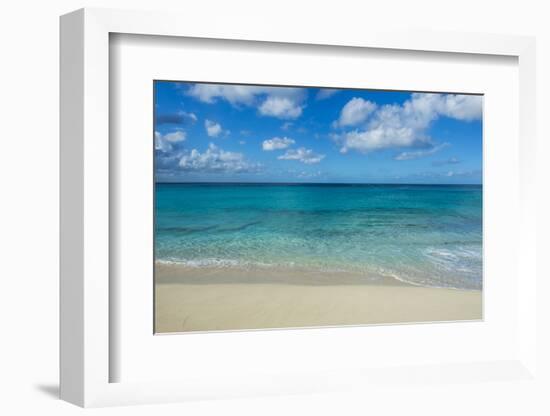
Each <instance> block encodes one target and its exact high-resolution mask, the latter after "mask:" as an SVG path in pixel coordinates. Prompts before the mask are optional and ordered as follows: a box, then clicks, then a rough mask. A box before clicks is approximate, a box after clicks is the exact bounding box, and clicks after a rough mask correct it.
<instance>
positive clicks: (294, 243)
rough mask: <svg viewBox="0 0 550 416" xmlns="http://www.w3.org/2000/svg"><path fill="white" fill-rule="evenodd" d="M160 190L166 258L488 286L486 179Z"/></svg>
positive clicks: (159, 242) (162, 186)
mask: <svg viewBox="0 0 550 416" xmlns="http://www.w3.org/2000/svg"><path fill="white" fill-rule="evenodd" d="M155 191H156V192H155V259H156V261H158V262H167V263H180V264H183V265H186V266H189V267H197V268H201V267H215V268H239V267H240V268H250V269H257V270H260V271H261V269H262V268H273V267H278V268H281V270H284V269H285V268H290V269H292V270H295V271H296V270H297V271H299V270H307V271H308V272H311V271H313V272H318V273H328V274H330V273H331V272H334V271H338V272H348V271H349V272H350V273H354V274H361V275H362V276H363V275H364V277H365V281H368V280H369V279H379V278H385V277H391V278H395V279H397V280H400V281H403V282H407V283H411V284H414V285H420V286H429V287H447V288H457V289H473V290H476V289H477V290H479V289H481V288H482V187H481V186H478V185H374V184H372V185H357V184H221V183H217V184H211V183H193V184H168V183H157V184H156V189H155ZM259 276H260V277H261V273H260V274H259Z"/></svg>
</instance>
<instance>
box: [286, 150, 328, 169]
mask: <svg viewBox="0 0 550 416" xmlns="http://www.w3.org/2000/svg"><path fill="white" fill-rule="evenodd" d="M324 158H325V155H321V154H317V153H314V152H313V150H311V149H306V148H305V147H300V148H298V149H288V150H287V151H286V152H285V154H284V155H281V156H279V157H278V158H277V159H281V160H298V161H300V162H302V163H305V164H307V165H311V164H314V163H319V162H320V161H321V160H323V159H324Z"/></svg>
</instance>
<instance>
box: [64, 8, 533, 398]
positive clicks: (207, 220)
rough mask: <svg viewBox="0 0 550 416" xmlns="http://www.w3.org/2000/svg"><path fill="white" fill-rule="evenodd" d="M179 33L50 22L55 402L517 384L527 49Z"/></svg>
mask: <svg viewBox="0 0 550 416" xmlns="http://www.w3.org/2000/svg"><path fill="white" fill-rule="evenodd" d="M198 20H200V19H198ZM179 22H180V20H179V19H178V16H174V15H170V14H164V13H158V14H157V13H142V12H127V11H125V12H122V11H112V10H95V9H92V10H89V9H85V10H80V11H77V12H74V13H71V14H69V15H66V16H63V17H62V19H61V80H62V88H61V101H62V106H61V113H62V119H61V207H62V212H61V244H62V247H61V249H62V259H61V396H62V398H63V399H65V400H67V401H70V402H72V403H75V404H78V405H81V406H105V405H116V404H138V403H155V402H165V401H183V400H192V399H195V398H209V397H211V398H220V397H247V396H255V395H271V394H281V393H292V394H295V393H307V392H323V391H334V390H346V389H347V388H351V386H354V388H357V387H356V386H368V388H369V389H373V388H374V389H376V388H378V387H377V386H379V385H380V384H387V383H399V384H402V383H405V384H407V383H430V382H432V381H433V379H434V374H437V378H438V380H439V381H441V382H453V381H456V380H459V379H460V380H462V381H467V382H469V383H479V382H481V381H487V380H491V381H504V380H505V381H518V382H519V381H522V380H527V379H530V380H533V377H534V371H535V368H536V363H535V356H534V351H535V347H536V336H535V335H536V326H535V322H536V319H535V318H536V303H535V302H534V301H533V299H534V298H535V284H536V278H537V276H536V270H535V269H534V263H535V262H534V261H533V256H534V253H535V251H536V246H535V234H534V230H535V222H534V221H535V219H534V218H533V216H532V212H533V209H534V202H533V201H534V200H533V198H532V194H533V192H534V190H533V189H532V187H531V185H530V183H531V182H530V178H532V175H533V169H534V151H533V148H532V143H533V140H534V134H535V133H534V130H533V129H534V127H533V126H534V122H533V117H534V115H535V111H534V106H535V101H534V91H535V81H534V76H533V73H534V41H533V40H532V39H531V38H522V37H512V36H489V35H480V34H475V35H474V34H438V35H437V36H433V34H430V35H429V36H428V35H427V34H425V33H421V32H418V33H407V34H406V35H404V34H400V33H381V32H377V31H372V32H368V31H367V32H365V33H363V34H362V35H361V37H357V35H356V34H354V33H352V32H350V33H345V32H343V33H340V34H338V35H334V36H333V37H331V38H330V39H327V38H326V37H325V35H324V32H322V31H319V32H315V31H312V32H309V33H308V34H307V38H305V37H304V36H305V35H304V34H303V33H302V32H301V31H300V30H298V29H297V28H296V29H293V30H288V31H285V32H284V33H280V32H279V31H278V30H277V29H276V28H275V27H269V26H266V27H264V28H262V30H258V29H257V28H253V27H250V32H247V35H246V36H242V35H236V34H234V33H233V32H232V31H231V27H230V26H229V25H227V26H223V25H221V26H217V27H216V29H207V28H206V27H205V26H204V25H202V24H201V23H200V21H197V22H190V24H189V25H187V26H185V27H182V26H181V24H180V23H179ZM518 149H519V152H518ZM503 224H506V227H503ZM405 324H406V325H405ZM220 346H223V348H221V347H220ZM397 346H400V347H399V348H398V350H397ZM403 346H406V348H403ZM411 369H414V371H413V370H411ZM413 373H414V376H412V377H411V374H413ZM329 374H330V376H329Z"/></svg>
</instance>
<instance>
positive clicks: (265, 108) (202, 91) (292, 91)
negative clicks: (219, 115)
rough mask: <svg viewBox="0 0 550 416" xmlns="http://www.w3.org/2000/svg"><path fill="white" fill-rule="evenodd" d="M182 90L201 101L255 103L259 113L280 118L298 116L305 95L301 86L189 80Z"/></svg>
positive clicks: (251, 105)
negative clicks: (227, 83) (268, 85)
mask: <svg viewBox="0 0 550 416" xmlns="http://www.w3.org/2000/svg"><path fill="white" fill-rule="evenodd" d="M185 93H186V94H187V95H190V96H193V97H195V98H196V99H198V100H200V101H202V102H205V103H214V102H216V101H218V100H225V101H227V102H229V103H230V104H231V105H233V106H234V107H237V108H238V107H242V106H249V107H256V108H258V111H259V112H260V114H262V115H265V116H271V117H277V118H282V119H295V118H298V117H299V116H300V115H301V114H302V110H303V107H304V106H303V102H304V100H305V98H306V95H307V91H306V90H305V89H304V88H289V87H264V86H254V85H221V84H193V85H191V86H190V87H189V88H188V89H187V90H186V91H185Z"/></svg>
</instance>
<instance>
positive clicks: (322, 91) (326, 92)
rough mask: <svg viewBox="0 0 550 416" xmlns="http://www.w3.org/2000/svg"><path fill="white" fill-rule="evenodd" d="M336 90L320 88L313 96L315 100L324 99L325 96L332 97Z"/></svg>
mask: <svg viewBox="0 0 550 416" xmlns="http://www.w3.org/2000/svg"><path fill="white" fill-rule="evenodd" d="M337 92H338V90H335V89H333V88H321V89H320V90H319V92H318V93H317V95H316V96H315V99H316V100H326V99H327V98H330V97H332V96H333V95H334V94H336V93H337Z"/></svg>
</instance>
